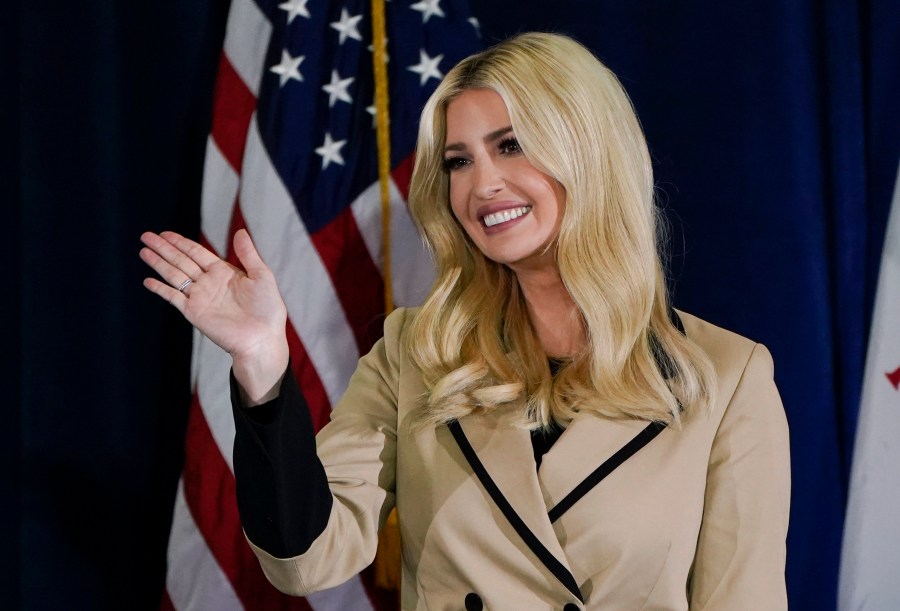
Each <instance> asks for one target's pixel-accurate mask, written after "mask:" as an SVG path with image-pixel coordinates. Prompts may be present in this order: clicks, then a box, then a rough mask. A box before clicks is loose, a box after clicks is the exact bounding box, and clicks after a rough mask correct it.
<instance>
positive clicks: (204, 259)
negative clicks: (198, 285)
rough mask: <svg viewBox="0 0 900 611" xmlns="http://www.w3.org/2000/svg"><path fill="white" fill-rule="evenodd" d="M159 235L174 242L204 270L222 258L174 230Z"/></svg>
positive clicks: (176, 246) (174, 244)
mask: <svg viewBox="0 0 900 611" xmlns="http://www.w3.org/2000/svg"><path fill="white" fill-rule="evenodd" d="M159 236H160V237H161V238H162V239H164V240H165V241H166V242H168V243H170V244H172V245H173V246H175V248H177V249H178V250H180V251H181V252H183V253H185V254H186V255H187V256H188V257H190V258H191V259H192V260H193V261H194V262H196V264H197V265H199V266H200V267H201V268H202V269H203V271H206V270H208V269H209V268H210V266H212V265H215V264H216V263H217V262H219V261H221V260H222V259H221V258H220V257H219V256H217V255H216V254H215V253H213V252H210V250H209V249H207V248H204V247H203V246H201V245H200V244H198V243H197V242H195V241H193V240H189V239H188V238H186V237H184V236H183V235H180V234H177V233H175V232H174V231H163V232H162V233H160V234H159Z"/></svg>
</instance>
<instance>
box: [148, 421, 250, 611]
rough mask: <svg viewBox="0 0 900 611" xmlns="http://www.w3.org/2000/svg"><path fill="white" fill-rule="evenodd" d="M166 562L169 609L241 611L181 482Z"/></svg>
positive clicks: (185, 610)
mask: <svg viewBox="0 0 900 611" xmlns="http://www.w3.org/2000/svg"><path fill="white" fill-rule="evenodd" d="M192 411H193V410H192ZM168 561H169V569H170V570H169V571H168V574H167V576H166V590H167V592H168V594H169V599H170V601H171V603H172V606H173V607H175V608H176V609H178V610H179V611H203V610H205V609H216V611H240V610H242V609H243V605H242V604H241V601H240V600H238V598H237V594H235V592H234V588H232V586H231V582H230V581H229V580H228V577H227V576H226V575H225V574H224V573H223V572H222V568H221V567H220V566H219V564H218V562H216V559H215V558H213V556H212V554H211V553H210V550H209V546H208V545H207V542H206V540H205V539H204V538H203V536H202V535H201V534H200V532H199V531H198V530H197V526H196V524H195V523H194V518H193V516H192V515H191V510H190V509H189V508H188V505H187V500H186V499H185V492H184V479H182V480H181V481H180V482H178V491H177V492H176V495H175V511H174V514H173V517H172V532H171V535H170V537H169V551H168ZM172 567H181V568H182V569H186V568H187V567H190V579H184V575H183V574H182V573H179V572H177V571H173V570H171V568H172Z"/></svg>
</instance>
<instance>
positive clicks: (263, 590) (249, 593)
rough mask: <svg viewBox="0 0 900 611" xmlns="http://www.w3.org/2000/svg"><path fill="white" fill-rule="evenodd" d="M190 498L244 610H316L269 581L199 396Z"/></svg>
mask: <svg viewBox="0 0 900 611" xmlns="http://www.w3.org/2000/svg"><path fill="white" fill-rule="evenodd" d="M186 444H187V445H186V449H187V451H186V452H185V464H184V496H185V500H186V501H187V505H188V507H189V508H190V511H191V515H192V516H193V517H194V522H195V523H196V525H197V529H198V530H199V531H200V533H201V534H202V535H203V538H204V539H205V540H206V545H207V547H209V550H210V552H212V555H213V556H214V557H215V559H216V561H217V562H218V563H219V566H220V567H221V568H222V572H223V573H225V576H226V577H227V578H228V580H229V581H230V582H231V584H232V587H234V591H235V593H236V594H237V596H238V598H239V599H240V601H241V603H242V604H243V605H244V607H246V608H248V609H284V610H294V609H296V610H301V611H312V610H311V607H310V606H309V603H307V602H306V600H305V599H302V598H295V597H292V596H287V595H286V594H282V593H281V592H279V591H278V590H276V589H275V587H274V586H272V584H270V583H269V581H268V580H267V579H266V577H265V575H264V574H263V572H262V568H261V567H260V566H259V562H258V561H257V559H256V556H254V555H253V552H252V550H251V549H250V546H249V545H248V544H247V541H246V539H245V538H244V534H243V531H242V530H241V522H240V518H239V516H238V510H237V497H236V496H235V485H234V476H233V475H232V473H231V470H230V469H229V468H228V465H227V464H226V462H225V459H224V458H223V457H222V454H221V452H220V451H219V446H218V445H217V444H216V441H215V439H214V438H213V436H212V432H211V431H210V430H209V425H208V424H207V423H206V418H205V417H204V416H203V410H202V409H201V408H200V401H199V399H198V398H197V396H196V395H195V396H194V401H193V403H192V404H191V412H190V416H189V417H188V428H187V435H186Z"/></svg>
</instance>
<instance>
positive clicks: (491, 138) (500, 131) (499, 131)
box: [484, 125, 513, 142]
mask: <svg viewBox="0 0 900 611" xmlns="http://www.w3.org/2000/svg"><path fill="white" fill-rule="evenodd" d="M512 130H513V128H512V125H507V126H506V127H501V128H500V129H495V130H494V131H492V132H491V133H489V134H488V135H487V136H485V137H484V141H485V142H493V141H494V140H497V139H498V138H502V137H503V136H505V135H506V134H508V133H509V132H511V131H512Z"/></svg>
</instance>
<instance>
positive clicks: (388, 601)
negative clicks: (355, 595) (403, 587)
mask: <svg viewBox="0 0 900 611" xmlns="http://www.w3.org/2000/svg"><path fill="white" fill-rule="evenodd" d="M359 576H360V579H362V583H363V588H364V589H365V591H366V595H367V597H368V599H369V602H370V603H372V607H373V608H374V609H375V611H397V609H399V608H400V590H385V589H384V588H379V587H378V586H377V585H375V566H374V565H370V566H369V567H367V568H365V569H363V572H362V573H360V574H359Z"/></svg>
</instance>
